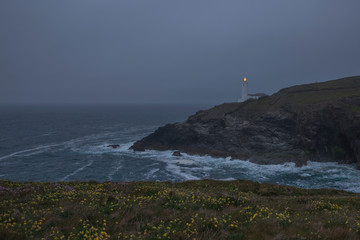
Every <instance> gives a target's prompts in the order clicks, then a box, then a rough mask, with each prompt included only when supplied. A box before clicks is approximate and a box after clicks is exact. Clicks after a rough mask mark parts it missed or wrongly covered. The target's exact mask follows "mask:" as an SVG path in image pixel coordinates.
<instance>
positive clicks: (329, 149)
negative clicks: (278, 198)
mask: <svg viewBox="0 0 360 240" xmlns="http://www.w3.org/2000/svg"><path fill="white" fill-rule="evenodd" d="M131 148H132V149H134V150H136V151H143V150H145V149H155V150H169V149H172V150H180V151H183V152H186V153H189V154H199V155H211V156H214V157H227V156H231V157H233V158H238V159H243V160H247V159H249V160H250V161H253V162H257V163H262V164H271V163H283V162H288V161H291V162H295V163H296V164H298V165H302V164H306V162H307V160H312V161H337V162H340V163H358V164H359V163H360V76H355V77H348V78H342V79H338V80H332V81H327V82H322V83H314V84H305V85H299V86H293V87H289V88H285V89H282V90H280V91H279V92H277V93H275V94H273V95H271V96H268V97H263V98H260V99H258V100H248V101H246V102H243V103H225V104H222V105H219V106H215V107H214V108H211V109H209V110H206V111H199V112H197V113H196V114H195V115H193V116H190V117H189V118H188V120H187V121H186V122H184V123H176V124H168V125H166V126H164V127H161V128H159V129H158V130H156V131H155V132H154V133H152V134H150V135H149V136H147V137H145V138H143V139H142V140H140V141H138V142H136V143H135V144H134V145H133V146H132V147H131ZM359 166H360V165H359Z"/></svg>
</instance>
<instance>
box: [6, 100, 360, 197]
mask: <svg viewBox="0 0 360 240" xmlns="http://www.w3.org/2000/svg"><path fill="white" fill-rule="evenodd" d="M209 107H211V106H205V105H169V106H167V105H119V106H115V105H114V106H100V105H99V106H60V105H58V106H11V107H10V106H1V107H0V179H2V180H12V181H89V180H95V181H99V182H104V181H117V182H125V181H186V180H197V179H219V180H233V179H248V180H252V181H257V182H270V183H276V184H281V185H290V186H297V187H301V188H335V189H341V190H346V191H352V192H360V171H359V170H356V167H355V165H340V164H337V163H317V162H308V165H307V166H303V167H295V165H294V164H293V163H285V164H282V165H258V164H254V163H250V162H248V161H246V159H245V161H244V160H231V159H230V158H212V157H209V156H190V155H186V154H184V155H183V156H182V157H175V156H172V153H173V151H145V152H134V151H132V150H129V147H130V146H131V145H132V144H133V143H134V142H135V141H137V140H139V139H141V138H142V137H144V136H146V135H148V134H150V133H152V132H153V131H155V130H156V129H157V128H158V127H160V126H162V125H164V124H167V123H174V122H182V121H185V120H186V119H187V117H188V116H190V115H191V114H194V113H195V112H196V111H198V110H201V109H202V110H203V109H207V108H209ZM109 144H119V145H120V147H119V148H116V149H113V148H111V147H108V145H109Z"/></svg>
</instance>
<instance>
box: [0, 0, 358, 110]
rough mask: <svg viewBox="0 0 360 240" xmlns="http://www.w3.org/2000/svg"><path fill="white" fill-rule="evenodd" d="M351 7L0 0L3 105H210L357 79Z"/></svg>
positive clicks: (354, 3) (351, 2)
mask: <svg viewBox="0 0 360 240" xmlns="http://www.w3.org/2000/svg"><path fill="white" fill-rule="evenodd" d="M359 12H360V1H359V0H337V1H333V0H316V1H313V0H298V1H289V0H281V1H280V0H271V1H269V0H263V1H260V0H257V1H254V0H248V1H243V0H241V1H240V0H217V1H214V0H111V1H110V0H56V1H49V0H36V1H29V0H2V1H0V104H23V103H26V104H32V103H34V104H53V103H54V104H59V103H80V104H84V103H85V104H86V103H91V104H92V103H101V104H106V103H112V104H124V103H209V104H220V103H223V102H232V101H236V100H237V98H239V97H240V81H241V79H242V78H243V77H247V79H248V81H249V92H250V93H256V92H264V93H268V94H272V93H274V92H276V91H278V90H279V89H281V88H284V87H288V86H292V85H295V84H303V83H310V82H316V81H319V82H320V81H325V80H331V79H337V78H341V77H345V76H353V75H360V14H359Z"/></svg>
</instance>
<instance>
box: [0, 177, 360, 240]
mask: <svg viewBox="0 0 360 240" xmlns="http://www.w3.org/2000/svg"><path fill="white" fill-rule="evenodd" d="M359 231H360V195H359V194H355V193H349V192H343V191H338V190H325V189H321V190H304V189H299V188H294V187H289V186H277V185H273V184H259V183H254V182H250V181H242V180H238V181H228V182H223V181H212V180H202V181H188V182H182V183H171V182H165V183H160V182H131V183H114V182H106V183H96V182H60V183H38V182H34V183H18V182H9V181H0V239H360V232H359Z"/></svg>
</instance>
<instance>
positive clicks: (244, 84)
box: [238, 78, 249, 102]
mask: <svg viewBox="0 0 360 240" xmlns="http://www.w3.org/2000/svg"><path fill="white" fill-rule="evenodd" d="M241 85H242V89H241V98H240V99H239V100H238V102H245V101H246V100H247V99H248V98H249V96H248V82H247V79H246V78H244V81H243V82H242V84H241Z"/></svg>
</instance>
